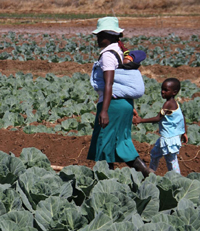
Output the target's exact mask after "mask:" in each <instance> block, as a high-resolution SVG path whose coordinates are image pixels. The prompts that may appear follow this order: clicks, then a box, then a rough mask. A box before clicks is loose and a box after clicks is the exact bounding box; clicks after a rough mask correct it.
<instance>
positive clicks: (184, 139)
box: [181, 133, 188, 144]
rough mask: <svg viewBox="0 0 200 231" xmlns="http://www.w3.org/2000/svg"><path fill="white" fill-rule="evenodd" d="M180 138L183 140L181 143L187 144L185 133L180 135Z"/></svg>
mask: <svg viewBox="0 0 200 231" xmlns="http://www.w3.org/2000/svg"><path fill="white" fill-rule="evenodd" d="M181 140H182V141H183V144H187V142H188V136H187V134H186V133H184V134H183V135H182V136H181Z"/></svg>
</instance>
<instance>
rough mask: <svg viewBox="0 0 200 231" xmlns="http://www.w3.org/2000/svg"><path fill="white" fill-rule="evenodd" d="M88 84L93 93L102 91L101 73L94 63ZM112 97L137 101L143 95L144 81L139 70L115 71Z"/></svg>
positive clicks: (96, 63)
mask: <svg viewBox="0 0 200 231" xmlns="http://www.w3.org/2000/svg"><path fill="white" fill-rule="evenodd" d="M90 83H91V85H92V87H93V88H94V90H95V91H104V86H105V83H104V79H103V71H102V69H101V67H100V65H99V61H96V62H95V63H94V65H93V68H92V73H91V77H90ZM112 90H113V92H112V93H113V96H114V97H119V98H131V99H137V98H139V97H141V96H142V95H143V94H144V90H145V87H144V81H143V78H142V75H141V73H140V71H139V70H125V69H116V70H115V76H114V83H113V89H112Z"/></svg>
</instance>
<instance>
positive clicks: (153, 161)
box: [149, 154, 162, 171]
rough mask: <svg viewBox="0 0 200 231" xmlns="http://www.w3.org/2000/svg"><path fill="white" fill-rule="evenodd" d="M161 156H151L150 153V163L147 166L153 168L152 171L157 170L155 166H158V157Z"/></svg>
mask: <svg viewBox="0 0 200 231" xmlns="http://www.w3.org/2000/svg"><path fill="white" fill-rule="evenodd" d="M161 157H162V156H158V155H157V156H153V155H152V154H151V160H150V165H149V167H150V168H151V169H153V170H154V171H156V170H157V168H158V164H159V160H160V158H161Z"/></svg>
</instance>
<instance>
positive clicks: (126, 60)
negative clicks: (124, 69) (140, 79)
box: [123, 58, 131, 64]
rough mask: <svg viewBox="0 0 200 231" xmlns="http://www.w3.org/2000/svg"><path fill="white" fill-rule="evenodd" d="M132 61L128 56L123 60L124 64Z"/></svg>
mask: <svg viewBox="0 0 200 231" xmlns="http://www.w3.org/2000/svg"><path fill="white" fill-rule="evenodd" d="M130 62H131V61H130V60H129V59H126V58H124V60H123V64H127V63H130Z"/></svg>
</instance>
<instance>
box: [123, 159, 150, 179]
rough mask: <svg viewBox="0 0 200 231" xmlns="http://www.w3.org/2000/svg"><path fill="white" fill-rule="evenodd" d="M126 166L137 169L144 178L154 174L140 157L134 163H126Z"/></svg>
mask: <svg viewBox="0 0 200 231" xmlns="http://www.w3.org/2000/svg"><path fill="white" fill-rule="evenodd" d="M126 164H127V165H128V166H129V167H131V168H135V170H136V171H138V172H142V174H143V176H144V177H147V176H149V174H150V173H151V172H153V171H152V170H151V169H149V168H148V167H147V166H146V164H145V163H144V162H143V161H142V160H141V159H140V157H137V158H136V159H135V160H133V161H129V162H126Z"/></svg>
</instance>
